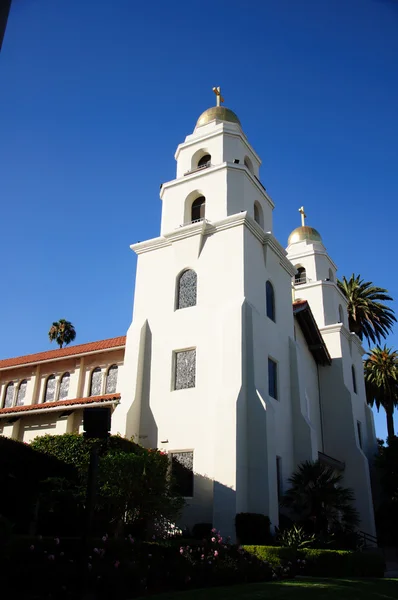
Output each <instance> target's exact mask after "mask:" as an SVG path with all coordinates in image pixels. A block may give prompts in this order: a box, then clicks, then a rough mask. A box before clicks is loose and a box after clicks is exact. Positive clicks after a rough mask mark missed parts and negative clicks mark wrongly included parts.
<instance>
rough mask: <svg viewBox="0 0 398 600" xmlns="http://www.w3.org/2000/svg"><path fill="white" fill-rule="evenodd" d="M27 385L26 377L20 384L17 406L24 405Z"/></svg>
mask: <svg viewBox="0 0 398 600" xmlns="http://www.w3.org/2000/svg"><path fill="white" fill-rule="evenodd" d="M27 386H28V382H27V381H26V379H24V380H23V381H21V383H20V384H19V387H18V394H17V406H23V404H24V403H25V396H26V388H27Z"/></svg>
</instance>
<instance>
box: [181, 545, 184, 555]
mask: <svg viewBox="0 0 398 600" xmlns="http://www.w3.org/2000/svg"><path fill="white" fill-rule="evenodd" d="M180 554H184V548H183V547H182V546H181V548H180Z"/></svg>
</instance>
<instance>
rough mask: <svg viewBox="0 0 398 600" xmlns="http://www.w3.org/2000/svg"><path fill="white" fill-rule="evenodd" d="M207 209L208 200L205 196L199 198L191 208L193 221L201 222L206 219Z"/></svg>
mask: <svg viewBox="0 0 398 600" xmlns="http://www.w3.org/2000/svg"><path fill="white" fill-rule="evenodd" d="M205 209H206V198H205V197H204V196H199V198H196V200H195V201H194V202H193V204H192V207H191V221H192V222H194V221H201V220H202V219H204V218H205Z"/></svg>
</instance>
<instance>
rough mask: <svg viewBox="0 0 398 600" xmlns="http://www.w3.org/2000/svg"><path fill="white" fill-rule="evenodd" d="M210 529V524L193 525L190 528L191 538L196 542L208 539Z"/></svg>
mask: <svg viewBox="0 0 398 600" xmlns="http://www.w3.org/2000/svg"><path fill="white" fill-rule="evenodd" d="M212 527H213V525H212V524H211V523H195V525H194V526H193V527H192V537H194V538H195V539H196V540H202V539H203V538H207V537H210V534H211V529H212Z"/></svg>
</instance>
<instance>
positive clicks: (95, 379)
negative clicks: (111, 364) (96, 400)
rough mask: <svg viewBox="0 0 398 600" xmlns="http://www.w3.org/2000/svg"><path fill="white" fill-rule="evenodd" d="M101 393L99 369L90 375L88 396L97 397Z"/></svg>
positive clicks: (100, 372) (100, 373)
mask: <svg viewBox="0 0 398 600" xmlns="http://www.w3.org/2000/svg"><path fill="white" fill-rule="evenodd" d="M101 391H102V371H101V369H100V368H99V367H97V368H96V369H94V371H93V372H92V373H91V384H90V396H99V395H100V394H101Z"/></svg>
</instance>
